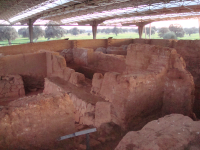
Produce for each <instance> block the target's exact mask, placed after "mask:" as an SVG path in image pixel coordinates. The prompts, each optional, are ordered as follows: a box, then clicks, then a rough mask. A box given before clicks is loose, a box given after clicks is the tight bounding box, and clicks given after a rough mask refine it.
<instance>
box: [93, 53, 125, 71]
mask: <svg viewBox="0 0 200 150" xmlns="http://www.w3.org/2000/svg"><path fill="white" fill-rule="evenodd" d="M89 67H91V68H94V69H95V68H96V69H98V70H103V71H113V72H119V73H122V72H123V71H124V70H125V69H126V64H125V56H123V55H115V54H104V53H102V52H95V53H94V61H93V63H92V64H91V65H89Z"/></svg>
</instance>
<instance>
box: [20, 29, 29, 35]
mask: <svg viewBox="0 0 200 150" xmlns="http://www.w3.org/2000/svg"><path fill="white" fill-rule="evenodd" d="M18 34H19V35H21V36H22V37H28V31H27V28H20V29H19V30H18Z"/></svg>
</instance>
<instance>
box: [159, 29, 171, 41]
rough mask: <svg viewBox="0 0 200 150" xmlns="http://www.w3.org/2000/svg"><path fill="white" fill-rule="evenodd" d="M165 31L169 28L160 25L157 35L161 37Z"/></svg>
mask: <svg viewBox="0 0 200 150" xmlns="http://www.w3.org/2000/svg"><path fill="white" fill-rule="evenodd" d="M167 32H169V28H167V27H162V28H160V29H158V36H159V37H161V38H162V37H163V36H164V34H165V33H167Z"/></svg>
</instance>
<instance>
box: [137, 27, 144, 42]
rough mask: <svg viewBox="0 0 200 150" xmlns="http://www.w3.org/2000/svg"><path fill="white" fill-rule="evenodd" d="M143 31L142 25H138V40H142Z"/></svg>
mask: <svg viewBox="0 0 200 150" xmlns="http://www.w3.org/2000/svg"><path fill="white" fill-rule="evenodd" d="M143 29H144V25H143V24H140V25H139V26H138V33H139V38H140V39H141V38H142V33H143Z"/></svg>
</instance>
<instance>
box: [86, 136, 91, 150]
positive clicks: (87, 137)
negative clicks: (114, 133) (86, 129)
mask: <svg viewBox="0 0 200 150" xmlns="http://www.w3.org/2000/svg"><path fill="white" fill-rule="evenodd" d="M86 150H90V135H89V133H87V134H86Z"/></svg>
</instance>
